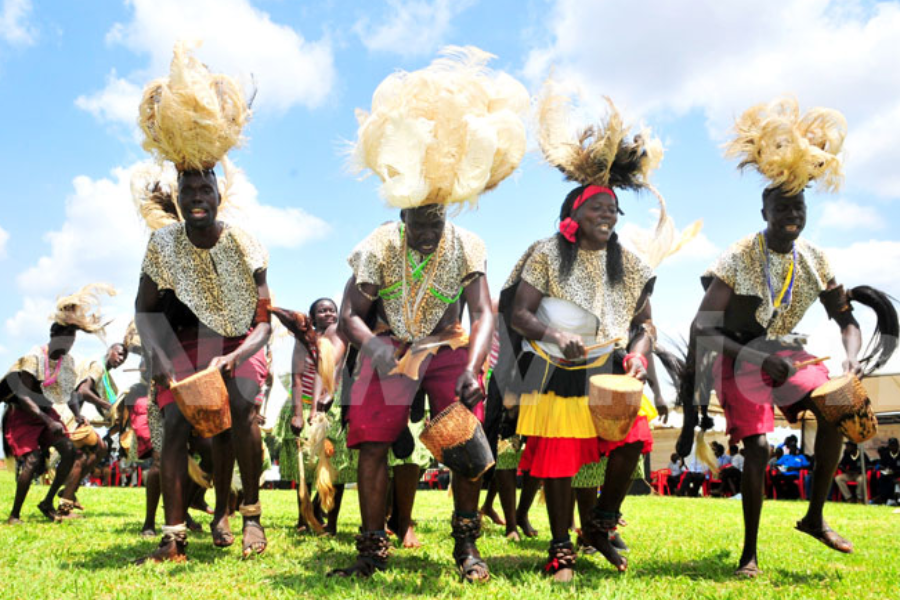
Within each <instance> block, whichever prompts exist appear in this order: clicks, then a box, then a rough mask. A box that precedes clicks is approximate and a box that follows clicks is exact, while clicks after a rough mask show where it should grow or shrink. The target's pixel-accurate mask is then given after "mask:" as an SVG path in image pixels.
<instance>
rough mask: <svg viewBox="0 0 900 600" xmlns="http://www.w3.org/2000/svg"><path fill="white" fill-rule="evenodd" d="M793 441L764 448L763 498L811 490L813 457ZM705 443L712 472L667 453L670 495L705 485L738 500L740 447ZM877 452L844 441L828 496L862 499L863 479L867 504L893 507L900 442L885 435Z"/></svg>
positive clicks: (899, 487)
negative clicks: (766, 456)
mask: <svg viewBox="0 0 900 600" xmlns="http://www.w3.org/2000/svg"><path fill="white" fill-rule="evenodd" d="M798 443H799V441H798V439H797V436H796V435H793V434H792V435H789V436H787V437H786V438H785V440H784V443H782V444H779V445H778V446H774V445H770V446H769V454H770V458H769V462H768V465H767V475H768V484H767V486H766V489H765V492H766V497H768V498H771V499H781V500H797V499H800V498H806V497H807V496H808V494H809V493H810V490H811V489H812V485H811V481H812V474H813V472H814V469H813V466H814V464H815V456H814V455H812V454H806V453H804V452H803V451H802V450H801V449H800V447H799V445H798ZM710 446H711V449H712V451H713V453H714V455H715V457H716V465H715V470H713V468H711V466H710V465H708V464H707V463H706V462H704V461H703V460H700V459H698V458H697V457H696V456H693V455H692V456H691V457H688V459H687V460H686V459H684V458H682V457H681V456H679V455H678V454H677V453H673V454H672V456H671V457H670V462H669V464H668V466H667V470H668V474H667V481H666V484H667V487H668V490H669V493H671V494H672V495H677V496H693V497H696V496H698V495H701V493H702V491H703V490H704V489H705V490H707V493H708V494H709V495H713V496H723V497H730V498H734V499H740V498H741V478H742V472H743V470H744V454H743V450H742V449H740V448H739V446H738V445H736V444H731V445H730V446H729V448H728V451H727V452H726V450H725V446H724V445H722V444H721V443H719V442H716V441H713V442H711V443H710ZM877 453H878V458H877V459H874V458H870V457H869V456H868V455H867V454H866V452H864V451H863V450H862V449H861V448H860V447H859V445H858V444H856V443H855V442H853V441H852V440H847V441H846V443H845V446H844V452H843V454H842V455H841V459H840V462H839V463H838V468H837V473H836V475H835V476H834V487H833V488H832V489H831V491H830V493H829V497H831V498H834V499H836V500H837V499H838V498H841V499H843V501H844V502H863V501H864V498H863V491H862V490H863V483H865V485H866V486H867V489H868V492H867V497H868V499H867V500H866V501H867V502H869V503H870V504H887V505H889V506H896V505H897V500H898V496H900V465H898V458H900V444H898V442H897V438H895V437H892V438H889V439H888V440H887V442H886V443H884V444H883V445H881V446H879V447H878V448H877ZM863 480H865V482H864V481H863Z"/></svg>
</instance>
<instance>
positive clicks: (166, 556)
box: [134, 538, 187, 565]
mask: <svg viewBox="0 0 900 600" xmlns="http://www.w3.org/2000/svg"><path fill="white" fill-rule="evenodd" d="M185 546H187V543H186V542H178V541H176V540H174V539H170V540H166V539H165V538H163V541H161V542H160V543H159V546H157V548H156V550H154V551H153V552H151V553H150V554H149V555H148V556H145V557H143V558H139V559H137V560H136V561H134V564H136V565H143V564H146V563H160V562H178V563H180V562H185V561H186V560H187V555H186V554H185V552H184V549H185Z"/></svg>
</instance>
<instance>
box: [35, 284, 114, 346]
mask: <svg viewBox="0 0 900 600" xmlns="http://www.w3.org/2000/svg"><path fill="white" fill-rule="evenodd" d="M100 294H106V295H107V296H115V295H116V289H115V288H114V287H113V286H111V285H108V284H105V283H89V284H88V285H86V286H84V287H83V288H81V289H80V290H78V291H77V292H75V293H74V294H72V295H71V296H63V297H61V298H59V299H57V301H56V312H54V313H53V315H52V316H51V317H50V319H51V320H52V321H54V322H56V323H57V324H59V325H63V326H67V327H77V328H78V329H80V330H81V331H85V332H87V333H98V334H101V335H102V334H103V328H104V327H105V326H106V323H104V322H103V317H102V316H101V315H100Z"/></svg>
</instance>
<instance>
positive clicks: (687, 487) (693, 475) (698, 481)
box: [678, 453, 709, 498]
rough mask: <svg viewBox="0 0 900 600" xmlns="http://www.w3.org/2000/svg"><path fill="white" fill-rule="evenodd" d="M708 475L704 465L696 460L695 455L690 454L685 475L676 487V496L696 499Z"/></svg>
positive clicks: (707, 468) (706, 467) (707, 469)
mask: <svg viewBox="0 0 900 600" xmlns="http://www.w3.org/2000/svg"><path fill="white" fill-rule="evenodd" d="M708 473H709V467H708V466H706V463H704V462H703V461H702V460H700V459H699V458H697V454H696V453H694V454H692V455H691V456H690V460H689V461H688V462H687V473H685V474H684V479H682V480H681V485H680V486H678V495H679V496H692V497H694V498H696V497H697V496H698V495H699V493H700V488H701V487H702V486H703V482H704V481H705V480H706V476H707V474H708Z"/></svg>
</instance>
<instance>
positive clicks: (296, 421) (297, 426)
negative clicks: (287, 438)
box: [291, 415, 304, 436]
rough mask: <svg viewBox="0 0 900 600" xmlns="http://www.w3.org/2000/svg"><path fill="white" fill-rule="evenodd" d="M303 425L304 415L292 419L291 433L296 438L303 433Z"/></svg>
mask: <svg viewBox="0 0 900 600" xmlns="http://www.w3.org/2000/svg"><path fill="white" fill-rule="evenodd" d="M303 425H304V423H303V415H300V416H297V415H294V416H293V417H291V433H293V434H294V435H295V436H298V435H300V432H302V431H303Z"/></svg>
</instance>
